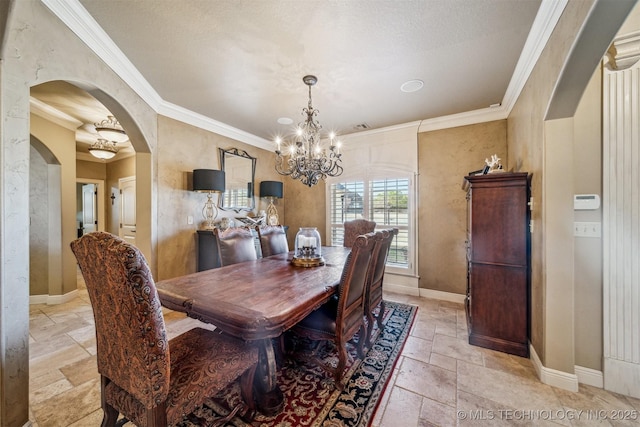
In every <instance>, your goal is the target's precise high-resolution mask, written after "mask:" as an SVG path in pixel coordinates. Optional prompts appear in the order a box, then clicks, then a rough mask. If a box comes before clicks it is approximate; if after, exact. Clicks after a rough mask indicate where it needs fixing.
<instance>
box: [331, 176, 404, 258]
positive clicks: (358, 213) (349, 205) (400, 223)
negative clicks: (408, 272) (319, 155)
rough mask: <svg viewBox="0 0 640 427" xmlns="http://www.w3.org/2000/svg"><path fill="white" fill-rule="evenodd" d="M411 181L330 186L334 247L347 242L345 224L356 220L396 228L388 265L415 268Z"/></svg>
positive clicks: (393, 180)
mask: <svg viewBox="0 0 640 427" xmlns="http://www.w3.org/2000/svg"><path fill="white" fill-rule="evenodd" d="M410 187H411V182H410V180H409V178H393V179H392V178H387V179H375V180H371V181H350V182H337V183H333V184H331V186H330V190H329V191H330V199H331V200H330V203H329V206H330V221H331V227H330V228H331V244H332V245H334V246H339V245H342V244H343V241H344V226H343V223H344V222H345V221H348V220H352V219H356V218H366V219H369V220H372V221H375V222H376V229H378V230H381V229H385V228H392V227H395V228H397V229H398V235H397V236H396V237H395V238H394V239H393V242H392V244H391V249H390V251H389V258H388V260H387V266H389V267H397V268H400V269H411V268H412V267H411V264H412V263H411V252H412V250H411V243H410V240H411V239H410V238H409V236H410V228H411V223H412V222H411V221H412V219H411V212H412V211H411V206H410V205H411V201H412V197H411V192H410Z"/></svg>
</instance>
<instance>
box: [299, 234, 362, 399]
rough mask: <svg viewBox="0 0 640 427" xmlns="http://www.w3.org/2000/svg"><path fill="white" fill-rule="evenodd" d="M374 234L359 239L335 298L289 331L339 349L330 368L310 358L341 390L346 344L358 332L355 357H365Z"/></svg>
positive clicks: (347, 263) (353, 248)
mask: <svg viewBox="0 0 640 427" xmlns="http://www.w3.org/2000/svg"><path fill="white" fill-rule="evenodd" d="M374 244H375V242H374V239H373V233H369V234H367V235H362V236H358V237H357V238H356V240H355V242H354V243H353V247H352V249H351V253H350V254H349V256H348V258H347V261H346V263H345V265H344V268H343V270H342V276H341V278H340V284H339V285H338V296H337V297H334V298H332V299H330V300H329V301H328V302H327V303H326V304H324V305H322V306H321V307H320V308H318V309H317V310H315V311H313V312H312V313H311V314H309V315H308V316H307V317H305V318H304V319H302V320H301V321H300V322H299V323H298V324H297V325H295V326H294V327H293V328H292V332H293V333H295V334H298V335H300V336H303V337H307V338H309V339H311V340H322V341H331V342H333V343H334V344H335V346H336V348H337V350H338V366H337V367H336V368H332V367H330V366H327V365H326V364H324V363H322V362H321V361H319V360H318V359H317V358H315V356H312V359H314V360H315V361H316V362H317V363H318V364H320V366H322V367H323V368H325V369H326V370H328V371H330V372H332V373H333V375H334V378H335V382H336V386H337V387H339V388H342V386H343V385H342V376H343V374H344V372H343V371H344V368H345V366H346V364H347V342H348V341H349V340H350V339H351V338H353V336H354V335H355V334H356V333H357V332H358V333H359V337H360V339H359V341H358V347H357V348H358V356H359V357H361V358H362V357H364V354H363V353H364V341H365V337H364V333H365V327H364V296H365V295H364V292H365V286H366V279H367V273H368V267H369V261H370V259H371V255H372V253H373V248H374Z"/></svg>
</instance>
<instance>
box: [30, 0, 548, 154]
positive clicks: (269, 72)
mask: <svg viewBox="0 0 640 427" xmlns="http://www.w3.org/2000/svg"><path fill="white" fill-rule="evenodd" d="M43 2H44V3H45V4H46V5H47V6H48V7H49V8H50V9H51V10H52V11H53V12H54V13H56V14H57V15H58V16H60V17H61V19H63V21H64V22H66V23H67V25H71V24H69V22H71V21H68V20H65V19H64V14H66V13H69V9H71V10H72V11H73V14H74V15H75V17H76V18H77V19H76V21H80V22H81V23H82V25H83V27H84V31H89V32H92V34H95V35H96V36H95V37H93V38H92V39H91V40H87V41H86V42H87V44H88V45H89V47H91V48H92V49H94V50H96V49H97V48H96V44H98V45H101V46H100V48H101V49H102V52H104V51H105V49H106V50H107V51H109V52H111V53H112V54H113V55H114V56H113V57H114V58H116V57H117V56H116V55H120V57H122V58H124V60H122V61H115V60H113V61H110V60H109V58H110V57H107V58H105V61H106V62H107V63H108V64H109V65H110V66H111V67H112V68H113V69H114V70H115V71H116V72H118V73H119V74H120V75H122V76H124V77H123V78H125V81H127V75H132V74H134V73H139V74H140V75H141V76H142V80H143V81H144V85H148V86H147V87H146V88H142V89H140V91H139V93H154V96H155V94H157V97H158V99H161V103H162V104H163V105H165V106H167V105H170V106H171V107H172V109H167V108H165V109H164V110H165V111H169V110H177V109H179V110H180V111H181V112H182V114H184V112H185V111H187V112H188V114H193V115H195V116H198V117H199V118H200V119H202V118H206V119H210V120H211V122H212V123H218V124H221V125H223V126H224V127H232V128H235V129H238V130H240V131H241V132H244V133H247V134H248V135H249V136H250V138H247V140H246V141H245V142H250V143H251V142H252V141H258V142H260V141H262V142H264V143H265V144H263V147H264V146H265V145H266V144H267V143H269V144H270V141H273V139H274V138H275V136H278V135H281V136H286V135H290V134H291V132H292V127H293V126H292V125H282V124H279V123H278V119H280V118H290V119H292V120H293V122H294V125H295V124H296V123H297V122H299V121H301V120H302V115H301V114H302V108H303V107H305V106H306V105H307V101H308V88H307V86H305V84H304V83H303V82H302V77H303V76H304V75H306V74H313V75H315V76H317V78H318V83H317V84H316V85H315V86H313V88H312V97H313V106H314V107H315V108H316V109H317V110H318V111H319V115H318V119H319V121H320V123H321V124H322V126H323V128H324V129H325V130H326V131H330V130H336V131H337V132H338V134H350V133H353V132H358V131H362V130H363V129H378V128H383V127H388V126H395V125H403V124H407V123H413V122H420V121H423V120H430V119H435V118H440V117H443V116H451V115H456V114H464V113H468V112H475V111H484V110H488V109H490V106H492V108H493V109H503V110H504V109H505V108H506V107H505V105H504V104H505V103H508V102H512V101H513V102H515V99H514V98H515V97H516V96H517V93H518V92H517V91H518V90H519V89H517V88H516V89H517V90H516V92H514V85H517V84H519V85H520V87H521V86H522V85H524V82H525V81H526V77H527V76H528V71H526V69H525V68H526V64H524V66H523V63H524V62H525V59H527V58H528V57H530V55H531V50H532V46H534V45H532V44H531V40H530V41H529V42H528V43H527V38H528V37H529V38H530V39H535V40H538V43H542V46H544V43H546V39H543V40H542V42H540V41H539V40H540V34H538V33H539V32H540V26H539V25H538V26H536V25H534V20H536V16H537V15H538V21H536V22H539V20H540V14H539V11H542V10H543V9H544V8H545V7H548V4H549V3H551V2H549V1H542V0H517V1H516V0H335V1H326V0H297V1H296V0H214V1H212V0H181V1H179V2H178V1H157V0H135V1H132V0H111V1H106V0H71V1H70V2H68V3H69V4H70V5H71V6H70V7H68V8H65V10H62V9H63V8H61V7H60V6H59V4H60V1H59V0H43ZM65 5H66V2H65ZM541 5H542V6H541ZM102 30H104V33H103V32H102ZM76 33H77V34H79V35H80V37H81V38H82V33H81V31H76ZM530 33H531V36H530ZM86 39H90V38H89V37H86ZM96 40H97V41H96ZM114 43H115V44H114ZM525 43H527V44H525ZM534 47H535V46H534ZM540 50H541V48H540ZM96 51H97V50H96ZM122 54H124V57H123V56H122ZM527 55H529V56H527ZM127 73H129V74H127ZM523 73H524V74H523ZM412 80H421V81H422V82H424V86H423V87H422V88H421V89H420V90H418V91H416V92H403V91H402V90H401V87H402V85H403V84H404V83H405V82H408V81H412ZM129 81H131V79H130V80H129ZM144 85H143V86H144ZM132 87H134V90H137V89H136V87H135V84H132ZM145 91H146V92H145ZM144 97H145V96H144V95H143V98H144ZM92 99H93V98H91V96H90V95H88V94H86V92H83V91H82V90H79V89H76V88H75V87H73V86H71V85H68V84H66V83H62V82H58V83H47V84H44V85H41V86H39V87H36V88H33V90H32V101H33V100H36V101H37V102H40V103H42V104H43V105H42V107H43V108H48V107H52V108H54V109H56V110H58V111H60V112H62V113H63V114H66V115H68V116H71V117H73V118H75V119H76V120H77V121H78V122H80V123H82V124H88V125H89V126H84V127H82V126H81V129H80V131H79V132H78V140H79V142H78V146H79V149H82V147H83V146H84V147H85V148H86V146H87V144H89V143H91V142H93V141H92V138H94V137H95V136H94V134H95V132H94V131H93V130H92V126H91V124H93V123H94V122H96V121H100V120H103V119H104V118H106V116H107V115H108V114H110V113H108V111H107V110H106V109H105V108H104V107H103V106H101V105H100V104H99V103H97V101H95V100H94V101H95V102H94V101H92ZM32 105H33V103H32ZM47 106H48V107H47ZM160 112H161V113H162V111H160ZM165 114H166V113H165ZM504 117H506V114H505V115H504ZM238 139H241V140H242V138H238ZM87 141H88V142H87ZM254 145H258V146H260V144H254Z"/></svg>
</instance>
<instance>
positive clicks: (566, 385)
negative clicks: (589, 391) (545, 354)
mask: <svg viewBox="0 0 640 427" xmlns="http://www.w3.org/2000/svg"><path fill="white" fill-rule="evenodd" d="M529 354H530V358H531V362H532V363H533V367H534V368H535V370H536V374H537V375H538V379H539V380H540V381H542V383H544V384H547V385H550V386H553V387H559V388H562V389H564V390H569V391H574V392H576V391H578V376H577V375H576V374H570V373H568V372H563V371H558V370H556V369H550V368H547V367H545V366H544V365H542V362H541V361H540V358H539V357H538V354H537V353H536V349H535V348H534V347H533V345H531V343H529Z"/></svg>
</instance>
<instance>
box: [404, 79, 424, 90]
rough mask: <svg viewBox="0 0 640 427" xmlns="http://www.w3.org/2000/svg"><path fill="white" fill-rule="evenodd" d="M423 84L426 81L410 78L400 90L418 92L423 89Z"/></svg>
mask: <svg viewBox="0 0 640 427" xmlns="http://www.w3.org/2000/svg"><path fill="white" fill-rule="evenodd" d="M423 86H424V82H423V81H422V80H409V81H408V82H404V83H403V84H402V86H400V90H401V91H403V92H407V93H410V92H417V91H419V90H420V89H422V87H423Z"/></svg>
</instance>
